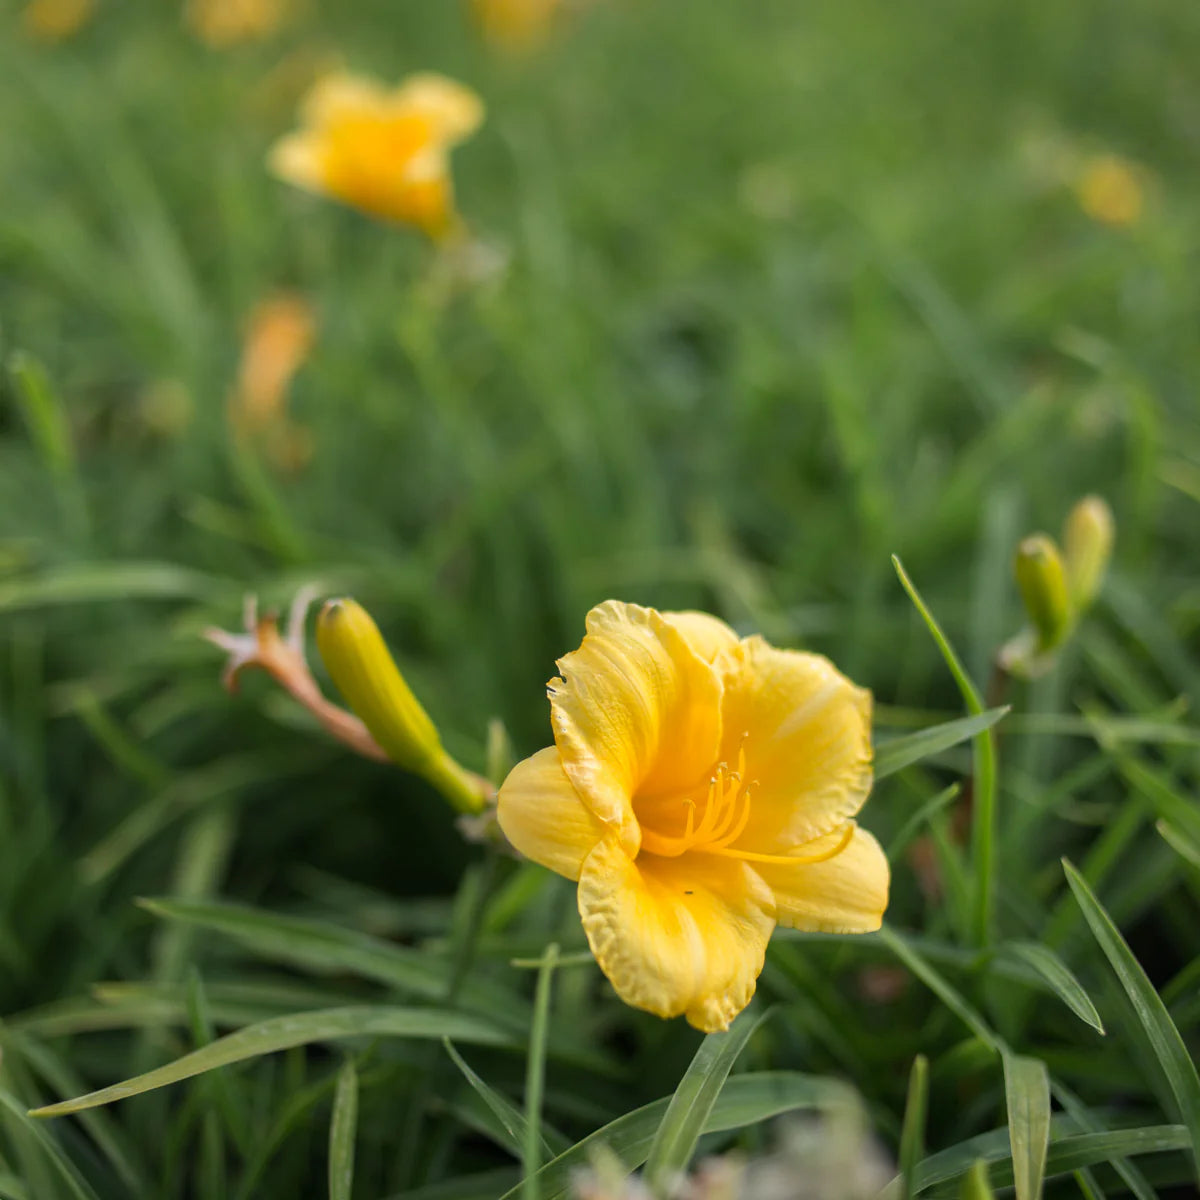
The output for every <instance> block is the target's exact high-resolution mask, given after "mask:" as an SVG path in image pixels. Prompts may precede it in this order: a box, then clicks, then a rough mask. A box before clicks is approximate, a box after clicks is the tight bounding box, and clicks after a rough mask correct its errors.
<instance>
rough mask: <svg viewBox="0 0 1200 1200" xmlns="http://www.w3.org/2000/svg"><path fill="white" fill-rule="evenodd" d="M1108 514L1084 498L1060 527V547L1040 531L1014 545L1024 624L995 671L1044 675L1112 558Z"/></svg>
mask: <svg viewBox="0 0 1200 1200" xmlns="http://www.w3.org/2000/svg"><path fill="white" fill-rule="evenodd" d="M1113 536H1114V523H1113V516H1112V512H1111V510H1110V509H1109V507H1108V505H1107V504H1106V503H1105V502H1104V501H1103V500H1102V499H1101V498H1100V497H1099V496H1085V497H1084V499H1082V500H1080V501H1079V503H1078V504H1076V505H1075V507H1074V508H1073V509H1072V510H1071V512H1070V514H1069V515H1068V517H1067V521H1066V524H1065V525H1064V527H1063V537H1062V549H1061V550H1060V548H1059V545H1058V543H1056V542H1055V540H1054V539H1053V538H1052V537H1050V536H1049V535H1048V534H1045V533H1035V534H1031V535H1030V536H1029V537H1027V538H1024V539H1023V540H1022V542H1021V544H1020V546H1018V547H1017V554H1016V558H1015V559H1014V561H1013V573H1014V575H1015V576H1016V580H1017V587H1018V588H1019V589H1020V592H1021V600H1022V602H1023V603H1024V606H1025V615H1026V618H1027V619H1028V622H1029V623H1028V625H1027V626H1026V627H1025V628H1024V629H1022V630H1021V632H1020V633H1018V634H1017V635H1016V636H1015V637H1014V638H1012V639H1011V640H1010V641H1009V642H1007V643H1006V644H1005V645H1004V647H1003V648H1002V649H1001V651H1000V655H999V664H1000V667H1001V668H1002V669H1003V670H1004V671H1006V672H1007V673H1008V674H1010V675H1016V676H1018V677H1020V678H1023V679H1033V678H1036V677H1037V676H1039V675H1042V674H1044V673H1045V672H1046V671H1048V670H1049V669H1050V668H1051V667H1052V666H1053V665H1054V662H1055V660H1056V656H1057V652H1058V651H1059V650H1060V649H1061V648H1062V646H1063V645H1064V644H1065V642H1066V641H1067V639H1068V638H1069V637H1070V636H1071V633H1072V631H1073V630H1074V629H1075V626H1076V625H1077V624H1078V622H1079V618H1080V617H1081V616H1082V615H1083V614H1084V613H1085V612H1087V610H1088V609H1089V608H1090V607H1091V605H1092V602H1093V601H1094V600H1095V598H1096V594H1097V593H1098V592H1099V590H1100V585H1101V583H1102V582H1103V579H1104V572H1105V570H1106V569H1107V567H1108V560H1109V557H1110V556H1111V554H1112V545H1113Z"/></svg>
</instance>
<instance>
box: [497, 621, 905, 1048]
mask: <svg viewBox="0 0 1200 1200" xmlns="http://www.w3.org/2000/svg"><path fill="white" fill-rule="evenodd" d="M558 667H559V670H560V671H561V673H562V678H557V679H552V680H551V681H550V683H549V685H548V690H549V694H550V706H551V714H552V724H553V728H554V740H555V744H554V745H553V746H550V747H548V748H547V749H545V750H541V751H539V752H538V753H537V754H535V755H533V756H532V757H531V758H527V759H526V760H525V761H524V762H522V763H519V764H518V765H517V766H516V767H515V768H514V769H513V771H512V772H511V774H510V775H509V776H508V778H507V780H505V782H504V784H503V786H502V787H501V789H500V795H499V801H498V803H499V808H498V818H499V822H500V827H501V828H502V829H503V831H504V833H505V835H506V836H507V837H508V839H509V841H510V842H512V844H513V845H514V846H515V847H516V848H517V849H518V850H519V851H520V852H521V853H522V854H524V855H526V856H527V857H528V858H531V859H533V860H534V861H535V862H538V863H541V864H542V865H543V866H546V867H549V868H550V869H551V870H553V871H557V872H558V873H559V874H560V875H565V876H567V877H568V878H569V879H576V880H578V881H579V891H578V903H579V912H580V916H581V917H582V919H583V927H584V930H585V932H586V934H587V938H588V942H589V944H590V946H591V948H592V952H593V954H594V955H595V956H596V961H597V962H598V963H599V964H600V967H601V969H602V970H603V971H604V973H605V974H606V975H607V976H608V978H609V980H610V981H611V982H612V985H613V987H614V988H615V989H616V991H617V993H618V995H620V997H621V998H622V999H623V1000H624V1001H625V1002H626V1003H627V1004H631V1005H634V1006H635V1007H637V1008H643V1009H647V1010H648V1011H650V1012H653V1013H657V1014H658V1015H659V1016H662V1017H672V1016H677V1015H678V1014H680V1013H683V1014H685V1015H686V1016H687V1019H688V1021H689V1022H691V1024H693V1025H695V1026H696V1027H697V1028H699V1029H703V1030H705V1031H713V1030H720V1029H725V1028H727V1027H728V1025H729V1023H730V1021H732V1020H733V1018H734V1017H735V1016H736V1015H737V1014H738V1013H739V1012H740V1011H741V1010H742V1009H743V1008H745V1006H746V1005H747V1004H748V1003H749V1001H750V997H751V996H752V995H753V994H754V988H755V981H756V980H757V978H758V975H759V972H760V971H761V970H762V965H763V958H764V955H765V952H766V946H767V940H768V938H769V937H770V936H771V931H772V930H773V929H774V928H775V926H776V924H781V925H785V926H788V927H791V928H796V929H807V930H820V931H826V932H838V933H857V932H868V931H870V930H874V929H878V928H879V925H880V922H881V920H882V917H883V911H884V909H885V908H886V907H887V898H888V880H889V874H888V865H887V860H886V859H885V857H884V855H883V851H882V850H881V849H880V847H879V844H878V842H876V841H875V839H874V838H873V837H872V836H871V835H870V834H869V833H867V832H865V831H864V830H862V829H859V828H858V827H857V826H856V825H855V823H854V821H853V819H852V818H853V817H854V815H855V813H857V812H858V810H859V808H861V806H862V804H863V802H864V801H865V800H866V798H867V793H868V792H869V791H870V789H871V782H872V771H871V761H872V754H871V740H870V728H871V695H870V693H869V692H867V691H864V690H863V689H862V688H858V687H856V686H855V685H854V684H852V683H851V682H850V681H849V680H848V679H846V678H845V676H843V675H842V674H840V673H839V672H838V671H837V669H836V668H835V667H834V666H833V665H832V663H830V662H829V661H828V660H827V659H825V658H822V657H820V656H818V655H815V654H805V653H799V652H796V651H791V650H777V649H775V648H774V647H772V646H770V645H768V644H767V643H766V642H765V641H764V640H763V639H762V638H760V637H750V638H744V639H741V640H739V639H738V637H737V635H736V634H735V633H734V632H733V631H732V630H731V629H730V628H729V627H728V626H727V625H725V624H723V623H722V622H721V621H718V620H717V619H716V618H715V617H710V616H708V615H706V614H704V613H658V612H656V611H654V610H653V609H648V608H640V607H638V606H637V605H633V604H623V603H621V602H619V601H615V600H610V601H607V602H606V603H604V604H601V605H599V606H598V607H597V608H594V609H592V611H591V612H590V613H589V614H588V617H587V633H586V636H585V637H584V639H583V643H582V645H581V646H580V647H579V649H578V650H576V651H574V652H573V653H571V654H568V655H566V656H565V657H564V658H562V659H560V660H559V663H558Z"/></svg>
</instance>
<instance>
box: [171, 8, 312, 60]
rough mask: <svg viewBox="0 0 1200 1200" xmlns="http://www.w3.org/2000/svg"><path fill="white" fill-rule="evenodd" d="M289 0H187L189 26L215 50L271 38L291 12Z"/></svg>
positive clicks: (186, 17)
mask: <svg viewBox="0 0 1200 1200" xmlns="http://www.w3.org/2000/svg"><path fill="white" fill-rule="evenodd" d="M292 8H293V3H292V0H188V5H187V8H186V9H185V10H184V20H185V21H186V22H187V25H188V28H189V29H191V31H192V32H193V33H194V34H195V35H196V36H197V37H198V38H199V39H200V40H201V41H202V42H204V43H205V44H206V45H208V46H211V47H212V48H213V49H214V50H224V49H226V48H227V47H229V46H236V45H237V44H238V43H239V42H252V41H258V40H260V39H262V38H266V37H270V36H271V34H273V33H275V32H276V31H277V30H278V29H279V28H280V26H282V25H283V24H284V23H285V22H286V21H287V20H288V18H289V17H290V16H291V15H292Z"/></svg>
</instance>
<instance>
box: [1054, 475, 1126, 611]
mask: <svg viewBox="0 0 1200 1200" xmlns="http://www.w3.org/2000/svg"><path fill="white" fill-rule="evenodd" d="M1115 536H1116V525H1115V523H1114V521H1113V515H1112V510H1111V509H1110V508H1109V507H1108V505H1107V504H1105V502H1104V501H1103V500H1102V499H1101V498H1100V497H1099V496H1085V497H1084V498H1083V499H1082V500H1080V501H1079V503H1078V504H1076V505H1075V507H1074V508H1073V509H1071V512H1070V514H1069V515H1068V517H1067V523H1066V525H1065V526H1064V527H1063V551H1064V554H1065V557H1066V568H1067V586H1068V588H1069V589H1070V593H1071V601H1072V603H1073V604H1074V606H1075V611H1076V612H1077V613H1079V612H1083V611H1084V610H1085V609H1087V608H1088V607H1089V606H1090V605H1091V603H1092V601H1093V600H1094V599H1095V598H1096V593H1097V592H1098V591H1099V590H1100V584H1101V583H1102V582H1103V579H1104V572H1105V570H1106V568H1107V567H1108V560H1109V558H1110V557H1111V556H1112V547H1113V539H1114V537H1115Z"/></svg>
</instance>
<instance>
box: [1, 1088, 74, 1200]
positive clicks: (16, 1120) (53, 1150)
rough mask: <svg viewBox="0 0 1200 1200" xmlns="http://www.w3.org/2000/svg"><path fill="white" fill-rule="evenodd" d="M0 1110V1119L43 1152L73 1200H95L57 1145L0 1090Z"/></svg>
mask: <svg viewBox="0 0 1200 1200" xmlns="http://www.w3.org/2000/svg"><path fill="white" fill-rule="evenodd" d="M0 1110H2V1111H0V1117H3V1118H5V1119H7V1120H9V1121H12V1122H13V1124H14V1125H16V1126H18V1127H19V1128H20V1129H21V1130H22V1131H23V1132H24V1133H25V1134H27V1135H28V1136H29V1137H31V1138H33V1139H34V1140H35V1141H36V1142H37V1144H38V1146H39V1147H40V1148H41V1149H42V1150H44V1151H45V1153H46V1157H47V1158H48V1159H49V1161H50V1164H51V1166H53V1168H54V1170H55V1172H56V1173H57V1174H58V1176H59V1178H60V1179H61V1180H62V1182H63V1184H64V1186H65V1187H66V1189H67V1192H68V1193H69V1194H70V1195H71V1196H73V1197H74V1198H75V1200H97V1196H96V1193H95V1192H94V1191H93V1190H92V1188H91V1185H90V1184H89V1183H88V1182H87V1180H86V1179H84V1177H83V1176H82V1175H81V1174H80V1173H79V1168H78V1167H76V1166H75V1164H74V1163H73V1162H72V1161H71V1160H70V1159H69V1158H68V1157H67V1156H66V1155H65V1154H64V1153H63V1151H62V1150H61V1149H60V1148H59V1146H58V1143H57V1142H56V1141H55V1140H54V1139H53V1138H52V1137H48V1136H47V1135H46V1131H45V1130H44V1129H40V1128H38V1125H37V1123H36V1122H34V1121H31V1120H30V1119H29V1115H28V1114H27V1113H26V1112H25V1106H24V1105H23V1104H21V1103H20V1102H19V1101H18V1100H17V1099H16V1098H15V1097H14V1096H12V1095H10V1094H9V1093H8V1092H7V1091H3V1090H0ZM0 1123H2V1122H0Z"/></svg>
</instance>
